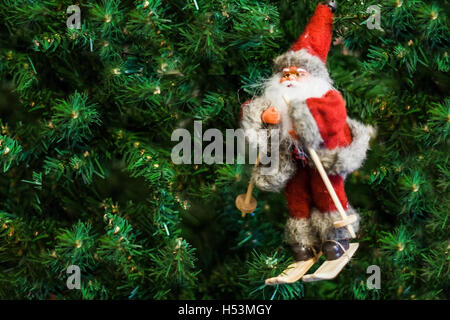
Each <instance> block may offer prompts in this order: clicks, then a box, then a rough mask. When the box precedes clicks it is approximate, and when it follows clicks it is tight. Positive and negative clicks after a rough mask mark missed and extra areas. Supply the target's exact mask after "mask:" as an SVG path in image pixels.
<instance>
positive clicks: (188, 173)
mask: <svg viewBox="0 0 450 320" xmlns="http://www.w3.org/2000/svg"><path fill="white" fill-rule="evenodd" d="M339 2H340V3H339V4H340V6H339V10H338V12H337V15H336V18H335V30H334V38H340V39H342V41H341V43H338V42H335V44H334V45H332V48H331V51H330V55H329V59H328V66H329V69H330V72H331V76H332V78H333V79H334V80H335V85H336V87H337V88H338V89H339V90H340V91H341V92H342V93H343V95H344V97H345V99H346V101H347V108H348V113H349V115H350V116H351V117H353V118H356V119H359V120H361V121H362V122H364V123H370V124H372V125H374V126H376V127H377V130H378V135H377V138H376V139H375V140H374V141H373V143H372V148H371V150H370V151H369V153H368V160H367V161H366V163H365V165H364V167H363V168H361V169H360V170H358V171H357V172H355V173H354V174H352V175H350V176H349V177H348V178H347V186H346V189H347V193H348V196H349V198H350V202H351V203H352V205H353V206H354V207H356V208H357V209H358V211H359V212H360V213H361V216H362V218H363V223H362V228H361V231H360V234H359V237H358V239H357V241H358V242H359V243H360V245H361V246H360V249H359V251H358V253H357V254H356V256H355V258H354V259H353V260H352V262H351V263H350V264H349V265H348V266H347V267H346V268H345V269H344V271H343V272H342V273H341V274H340V276H339V277H338V278H337V279H335V280H333V281H326V282H318V283H312V284H303V283H302V282H298V283H295V284H293V285H285V286H276V287H266V286H265V285H264V279H265V278H267V277H269V276H273V275H275V274H278V273H279V272H281V271H282V270H283V268H284V267H286V266H287V265H288V264H289V263H290V262H291V261H292V260H291V257H290V254H289V251H288V248H286V247H285V246H284V245H283V242H282V240H283V227H284V223H285V220H286V218H287V216H288V215H287V208H286V205H285V203H284V199H283V195H282V194H269V193H264V192H258V191H256V193H257V195H256V196H257V199H258V201H259V202H258V208H257V210H256V211H255V213H254V214H252V215H249V216H247V217H246V218H245V219H242V218H241V217H240V213H239V212H238V211H237V210H236V209H235V207H234V199H235V197H236V195H238V194H239V193H242V192H244V190H245V188H246V184H247V182H248V178H249V172H250V166H248V165H246V166H241V165H219V164H217V165H206V164H202V165H196V166H194V165H174V164H173V163H172V162H171V159H170V151H171V146H173V145H174V144H175V142H171V141H170V136H171V133H172V131H173V130H175V129H176V128H187V129H189V130H190V131H191V132H193V121H194V120H202V121H203V122H202V123H203V129H204V130H205V129H206V128H218V129H220V130H221V131H222V132H224V133H225V129H227V128H237V127H238V118H239V110H240V104H241V103H242V102H244V101H245V100H247V99H249V98H251V97H252V96H254V95H255V94H258V87H257V86H255V84H257V83H261V82H262V81H263V80H264V79H265V78H266V77H268V76H270V74H271V65H272V59H273V58H275V57H276V56H277V55H279V54H281V53H283V52H284V51H285V50H287V49H288V47H289V46H290V45H291V43H292V42H293V41H294V40H295V39H296V37H297V36H298V35H299V34H300V32H301V31H302V30H303V28H304V26H305V24H306V23H307V21H308V18H309V17H310V16H311V14H312V12H313V10H314V8H315V6H316V3H317V2H316V1H302V0H298V1H293V0H282V1H270V0H264V1H255V0H224V1H218V0H211V1H206V0H197V3H198V7H199V9H198V10H197V9H196V7H195V3H194V1H190V0H171V1H168V0H166V1H164V0H149V1H148V2H147V1H125V0H124V1H119V0H102V1H78V2H77V4H79V5H80V7H81V14H82V28H81V29H80V30H75V29H72V30H69V29H68V28H67V27H66V20H67V18H68V14H67V13H66V9H67V7H68V6H70V5H72V4H74V3H72V1H28V0H4V1H2V2H1V3H0V75H1V80H0V122H1V135H0V142H1V144H0V169H1V175H0V298H8V299H50V298H52V299H53V298H57V299H181V298H182V299H193V298H196V299H224V298H227V299H254V298H264V299H299V298H309V299H448V298H449V296H448V292H449V286H450V263H449V249H450V232H449V221H448V214H449V199H450V197H449V178H450V170H449V163H448V158H449V157H448V155H449V148H448V142H449V141H448V137H449V127H450V99H449V97H448V91H449V88H450V82H449V77H448V72H449V68H450V61H449V52H448V45H449V38H450V32H449V21H448V8H449V2H448V1H419V0H409V1H408V0H392V1H391V0H389V1H353V0H351V1H350V0H348V1H347V0H341V1H339ZM370 5H380V6H381V26H382V28H383V29H384V31H379V30H370V29H369V28H367V26H366V25H365V24H366V23H367V19H368V18H369V16H370V14H368V13H367V12H366V9H367V8H368V7H369V6H370ZM69 265H78V266H79V267H80V268H81V274H82V288H81V290H68V289H67V286H66V279H67V276H68V275H67V274H66V269H67V267H68V266H69ZM370 265H378V266H380V268H381V277H382V279H381V289H380V290H368V289H367V287H366V279H367V277H368V275H367V274H366V269H367V267H368V266H370Z"/></svg>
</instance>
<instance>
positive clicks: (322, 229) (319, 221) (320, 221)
mask: <svg viewBox="0 0 450 320" xmlns="http://www.w3.org/2000/svg"><path fill="white" fill-rule="evenodd" d="M346 213H347V215H348V216H351V215H356V218H357V219H356V221H355V222H354V223H352V224H351V226H353V230H354V231H355V233H357V232H358V231H359V222H360V220H361V217H360V216H359V214H358V212H356V211H355V210H354V209H353V208H352V207H351V206H350V205H349V206H348V209H347V210H346ZM310 219H311V225H312V226H313V228H314V229H315V230H316V231H317V232H318V234H319V236H320V240H321V242H322V243H323V242H325V241H326V240H343V239H350V238H351V235H350V233H349V232H348V230H347V228H345V227H343V228H339V229H336V228H335V227H334V225H333V222H335V221H338V220H342V218H341V215H340V214H339V212H338V211H331V212H320V211H319V210H318V209H317V208H312V209H311V216H310Z"/></svg>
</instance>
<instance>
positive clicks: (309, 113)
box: [289, 90, 374, 174]
mask: <svg viewBox="0 0 450 320" xmlns="http://www.w3.org/2000/svg"><path fill="white" fill-rule="evenodd" d="M289 111H290V114H291V117H292V119H293V123H294V128H295V131H296V134H297V136H298V137H299V139H300V142H301V143H302V144H303V146H305V147H307V148H313V149H314V150H316V152H317V154H318V156H319V158H320V160H321V161H322V164H323V166H324V168H325V170H326V171H327V173H328V174H347V173H349V172H352V171H354V170H356V169H358V168H359V167H360V166H361V165H362V163H363V161H364V159H365V158H366V151H367V149H368V148H369V140H370V138H371V136H372V135H374V129H373V128H372V127H371V126H367V125H364V124H362V123H359V122H358V121H356V120H352V119H350V118H348V117H347V111H346V108H345V101H344V99H343V98H342V96H341V94H340V93H339V92H338V91H337V90H330V91H328V92H327V93H326V94H325V95H323V96H322V97H320V98H309V99H307V100H306V102H301V101H293V102H292V103H291V108H290V110H289Z"/></svg>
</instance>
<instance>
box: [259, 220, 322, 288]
mask: <svg viewBox="0 0 450 320" xmlns="http://www.w3.org/2000/svg"><path fill="white" fill-rule="evenodd" d="M285 239H286V242H287V243H288V244H289V245H290V246H291V249H292V252H293V256H294V260H295V262H294V263H292V264H291V265H289V266H288V267H287V268H286V270H284V271H283V272H282V273H281V274H280V275H279V276H277V277H274V278H270V279H267V280H266V284H268V285H275V284H284V283H293V282H296V281H298V280H299V279H300V278H301V277H302V276H303V275H304V274H305V273H306V272H308V270H309V269H310V268H311V267H312V266H313V265H314V263H315V262H316V261H317V259H318V258H319V257H320V252H319V251H320V246H319V238H318V237H317V234H316V233H315V232H314V229H313V228H312V226H311V221H310V219H308V218H294V217H290V218H289V219H288V221H287V223H286V228H285Z"/></svg>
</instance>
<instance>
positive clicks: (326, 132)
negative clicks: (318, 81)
mask: <svg viewBox="0 0 450 320" xmlns="http://www.w3.org/2000/svg"><path fill="white" fill-rule="evenodd" d="M306 104H307V106H308V108H309V111H310V112H311V115H312V116H313V117H314V120H315V121H316V123H317V127H318V128H319V132H320V135H321V136H322V139H323V141H324V144H325V147H326V148H328V149H334V148H336V147H346V146H348V145H349V144H350V143H351V142H352V134H351V132H350V128H349V127H348V125H347V109H346V108H345V100H344V98H343V97H342V95H341V94H340V93H339V91H337V90H330V91H328V92H327V93H325V95H323V96H322V97H320V98H309V99H306Z"/></svg>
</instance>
